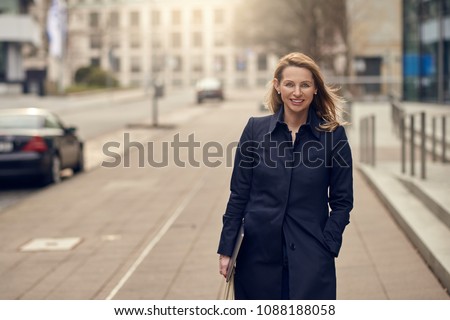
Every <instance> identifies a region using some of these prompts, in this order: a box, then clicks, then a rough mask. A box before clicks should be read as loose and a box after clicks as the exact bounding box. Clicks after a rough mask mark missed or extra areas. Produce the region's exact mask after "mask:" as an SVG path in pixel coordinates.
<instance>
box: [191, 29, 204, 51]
mask: <svg viewBox="0 0 450 320" xmlns="http://www.w3.org/2000/svg"><path fill="white" fill-rule="evenodd" d="M202 40H203V38H202V33H201V32H194V33H193V34H192V45H193V46H194V47H196V48H198V47H201V46H202V42H203V41H202Z"/></svg>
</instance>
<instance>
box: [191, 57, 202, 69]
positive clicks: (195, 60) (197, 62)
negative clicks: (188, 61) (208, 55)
mask: <svg viewBox="0 0 450 320" xmlns="http://www.w3.org/2000/svg"><path fill="white" fill-rule="evenodd" d="M192 71H194V72H202V71H203V59H202V56H194V57H192Z"/></svg>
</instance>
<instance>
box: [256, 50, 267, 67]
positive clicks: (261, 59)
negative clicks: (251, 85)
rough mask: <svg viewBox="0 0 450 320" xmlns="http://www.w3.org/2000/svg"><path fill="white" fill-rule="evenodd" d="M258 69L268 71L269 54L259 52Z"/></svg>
mask: <svg viewBox="0 0 450 320" xmlns="http://www.w3.org/2000/svg"><path fill="white" fill-rule="evenodd" d="M257 62H258V71H266V70H267V55H266V54H264V53H259V54H258V60H257Z"/></svg>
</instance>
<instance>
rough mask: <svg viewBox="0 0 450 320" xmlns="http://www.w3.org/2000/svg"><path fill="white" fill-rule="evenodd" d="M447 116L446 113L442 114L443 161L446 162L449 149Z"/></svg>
mask: <svg viewBox="0 0 450 320" xmlns="http://www.w3.org/2000/svg"><path fill="white" fill-rule="evenodd" d="M446 125H447V123H446V118H445V115H443V116H442V162H443V163H446V162H447V156H446V153H447V152H446V150H447V141H446V140H447V138H446V135H447V128H446Z"/></svg>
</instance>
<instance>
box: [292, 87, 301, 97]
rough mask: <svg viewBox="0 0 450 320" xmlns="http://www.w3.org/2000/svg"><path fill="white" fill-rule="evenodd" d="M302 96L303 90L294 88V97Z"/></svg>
mask: <svg viewBox="0 0 450 320" xmlns="http://www.w3.org/2000/svg"><path fill="white" fill-rule="evenodd" d="M301 94H302V90H301V88H300V87H297V86H296V87H295V88H294V95H296V96H299V95H301Z"/></svg>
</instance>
